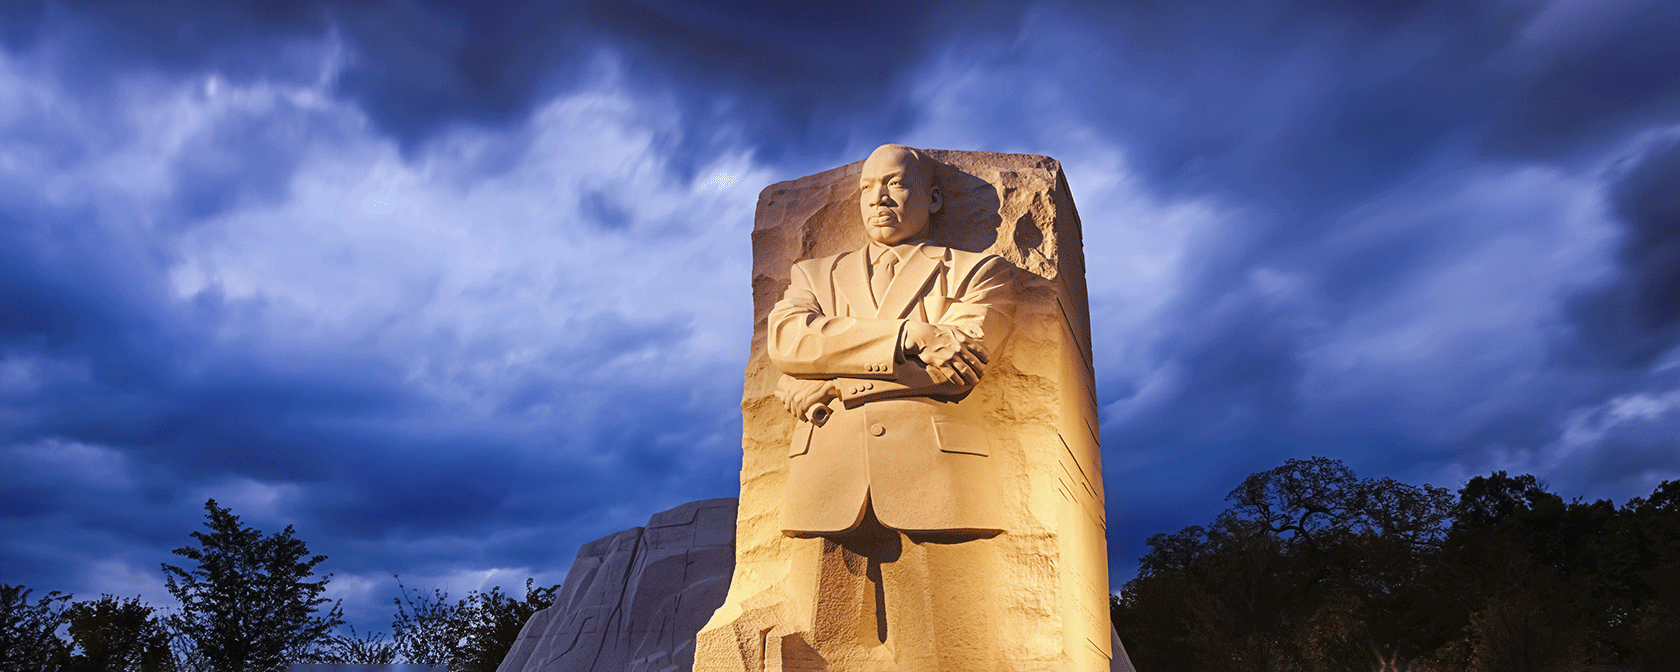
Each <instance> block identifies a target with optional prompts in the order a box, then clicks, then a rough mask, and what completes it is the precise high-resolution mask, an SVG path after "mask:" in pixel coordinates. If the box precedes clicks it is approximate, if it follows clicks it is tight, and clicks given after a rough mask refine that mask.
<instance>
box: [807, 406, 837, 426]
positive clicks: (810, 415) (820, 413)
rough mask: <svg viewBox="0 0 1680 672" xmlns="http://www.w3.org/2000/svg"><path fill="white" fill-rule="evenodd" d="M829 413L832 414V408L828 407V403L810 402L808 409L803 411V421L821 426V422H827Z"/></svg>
mask: <svg viewBox="0 0 1680 672" xmlns="http://www.w3.org/2000/svg"><path fill="white" fill-rule="evenodd" d="M830 415H834V409H832V408H829V407H828V404H811V408H810V410H808V411H805V421H806V422H809V423H811V424H813V425H816V426H818V427H821V426H823V423H825V422H828V416H830Z"/></svg>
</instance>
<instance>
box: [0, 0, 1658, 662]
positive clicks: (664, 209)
mask: <svg viewBox="0 0 1680 672" xmlns="http://www.w3.org/2000/svg"><path fill="white" fill-rule="evenodd" d="M796 6H797V8H796ZM1675 25H1680V4H1677V3H1674V2H1668V1H1666V0H1592V1H1588V0H1554V1H1552V2H1542V1H1538V0H1536V1H1532V2H1530V1H1506V0H1485V1H1482V2H1470V3H1466V2H1457V1H1452V2H1449V1H1444V0H1443V1H1439V2H1384V3H1370V2H1331V1H1325V0H1315V1H1307V0H1302V1H1300V2H1283V1H1268V2H1247V3H1229V2H1213V1H1211V0H1207V1H1202V0H1184V1H1180V2H1145V1H1142V0H1138V1H1133V2H1116V3H1093V4H1078V3H1037V4H1011V5H1004V4H970V3H946V4H938V3H934V4H914V5H892V4H880V5H876V4H870V3H862V4H859V3H833V4H824V3H785V4H784V3H765V4H764V5H756V4H751V5H749V4H739V5H731V4H720V3H693V2H576V3H545V2H490V3H462V4H455V3H448V4H445V3H430V2H422V1H415V2H401V3H398V2H389V3H381V2H368V3H343V4H340V3H319V2H307V1H300V2H291V3H266V2H264V3H259V2H151V3H117V2H111V3H81V2H78V3H42V2H31V1H30V0H22V1H14V2H7V3H4V4H3V5H0V507H3V508H0V581H4V582H6V583H13V584H16V583H23V584H26V585H29V586H30V587H33V588H37V589H39V590H42V591H45V590H53V589H56V590H64V591H70V592H74V593H76V594H77V595H78V596H80V597H94V596H97V595H98V594H99V593H114V594H118V595H124V596H129V595H136V594H138V595H141V596H142V597H143V598H144V599H146V600H147V601H149V602H152V603H154V604H163V603H167V602H169V598H168V596H167V594H166V593H165V592H164V591H163V589H162V574H161V572H160V571H159V569H158V565H159V563H161V562H171V561H173V560H174V556H171V555H169V550H170V549H172V548H175V547H178V546H181V545H184V544H185V543H188V542H189V541H190V539H189V537H188V536H187V535H188V534H189V533H190V532H192V531H193V530H195V529H198V527H199V525H200V524H201V522H202V519H203V515H202V514H203V512H202V508H201V507H202V505H203V503H204V500H205V499H207V498H210V497H214V498H216V499H217V500H218V501H220V502H221V503H222V504H224V505H228V506H230V507H232V508H233V510H234V511H235V512H236V513H237V514H239V515H240V516H242V518H243V519H244V520H245V521H246V522H248V523H250V524H252V525H254V526H256V527H258V528H260V529H264V530H266V531H274V530H277V529H279V528H281V527H283V526H285V525H287V524H292V525H295V526H296V528H297V531H298V535H299V536H300V537H301V538H303V539H304V540H306V541H307V542H308V543H309V545H310V548H311V550H312V551H314V552H317V553H324V554H327V555H329V556H330V558H331V559H330V560H328V561H327V562H326V563H324V564H323V565H321V569H323V570H326V571H330V572H332V573H333V574H334V578H333V581H332V584H331V589H332V591H333V596H334V597H336V598H341V599H343V600H344V604H345V606H346V608H347V611H348V612H349V613H350V615H351V616H352V618H353V620H354V621H355V622H356V623H357V624H358V629H359V630H363V631H366V630H369V629H380V630H385V629H388V621H389V612H390V606H389V603H390V599H391V598H392V597H393V596H394V594H395V589H396V584H395V581H394V580H393V579H392V578H391V575H392V574H401V575H402V577H403V581H404V583H406V584H408V585H410V586H420V587H425V588H430V587H431V586H434V585H436V586H442V587H447V588H448V589H449V590H450V591H451V592H452V593H455V594H457V595H460V594H464V593H465V592H466V591H468V590H472V589H482V588H487V587H489V586H491V585H502V586H508V587H515V586H521V585H522V584H523V581H524V578H525V577H527V576H535V577H536V578H537V579H538V580H539V581H540V582H543V583H545V584H546V583H558V582H559V581H560V580H561V579H562V578H563V576H564V573H565V570H566V568H567V566H568V565H569V563H570V561H571V557H572V554H573V553H574V552H575V551H576V548H577V546H578V545H579V544H581V543H583V542H586V541H589V540H592V539H595V538H597V537H600V536H602V535H605V534H608V533H611V532H614V531H616V530H619V529H623V528H626V527H630V526H633V525H639V524H641V523H642V522H644V521H645V520H646V518H647V516H648V515H649V514H651V513H653V512H655V511H658V510H662V509H665V508H668V507H670V506H674V505H676V504H679V503H682V502H685V501H691V500H695V499H702V498H708V497H722V496H732V495H734V494H735V493H736V492H737V481H736V477H737V471H738V469H739V468H740V455H739V450H740V445H739V436H740V414H739V408H738V402H739V396H740V376H741V371H742V367H743V365H744V363H745V357H746V351H747V339H748V336H749V334H750V329H751V325H750V324H749V322H750V320H751V304H750V301H751V299H750V294H749V287H750V285H749V282H750V278H749V269H750V265H751V259H750V249H749V245H750V241H749V235H748V234H749V231H750V229H751V223H752V222H751V220H752V215H753V207H754V202H755V199H756V196H757V192H758V190H759V189H761V188H762V187H763V186H765V185H767V184H769V183H772V182H775V181H779V180H784V179H790V178H794V177H798V176H801V175H805V174H809V173H812V172H816V171H818V170H823V169H826V168H830V167H833V166H836V165H839V164H843V163H848V162H851V161H856V160H860V159H862V158H864V157H865V156H866V155H867V154H868V152H869V150H870V149H871V148H873V147H874V146H875V145H877V144H880V143H883V142H902V143H905V144H911V145H917V146H923V147H937V148H947V149H979V150H989V151H1000V152H1027V153H1034V154H1046V155H1049V156H1053V157H1055V158H1057V159H1059V160H1060V161H1061V162H1062V164H1063V166H1064V167H1065V168H1066V170H1067V174H1068V180H1069V183H1070V185H1071V187H1072V190H1073V193H1074V197H1075V199H1076V200H1077V202H1078V205H1079V211H1080V214H1081V216H1082V217H1083V218H1084V230H1085V235H1086V239H1085V245H1086V254H1087V256H1088V259H1089V262H1090V263H1089V266H1090V269H1091V270H1090V276H1089V278H1088V282H1089V284H1090V289H1091V310H1092V314H1093V325H1094V330H1095V332H1096V333H1095V337H1094V343H1095V352H1096V361H1097V371H1098V391H1099V397H1100V403H1101V410H1102V435H1103V445H1104V460H1105V465H1104V466H1105V478H1106V480H1107V487H1108V493H1109V497H1110V501H1109V502H1108V506H1109V522H1110V544H1111V545H1110V555H1111V562H1112V564H1113V567H1114V577H1115V580H1114V586H1115V588H1116V589H1117V588H1118V586H1119V583H1120V582H1121V581H1123V580H1124V579H1125V578H1128V577H1129V576H1130V575H1131V573H1132V572H1133V571H1134V569H1133V568H1134V567H1135V564H1136V558H1137V557H1138V556H1139V555H1140V554H1141V553H1142V552H1143V551H1144V546H1143V540H1144V539H1145V538H1147V537H1148V536H1149V535H1151V534H1154V533H1157V532H1167V531H1173V530H1176V529H1178V528H1180V527H1183V526H1185V525H1191V524H1200V523H1204V522H1206V521H1207V520H1209V519H1211V518H1212V516H1213V515H1214V514H1215V513H1216V512H1217V511H1219V510H1220V509H1222V508H1224V504H1225V503H1224V502H1223V501H1222V497H1223V496H1224V495H1225V493H1226V492H1228V491H1229V490H1230V488H1232V487H1234V486H1235V485H1236V484H1237V483H1238V482H1239V481H1240V480H1241V478H1242V477H1243V476H1245V475H1247V474H1249V473H1252V472H1256V471H1261V470H1264V469H1268V468H1271V467H1274V466H1277V465H1278V464H1280V463H1281V462H1282V461H1283V460H1284V459H1287V458H1291V457H1308V456H1312V455H1324V456H1328V457H1332V458H1336V459H1340V460H1343V461H1345V462H1346V463H1347V464H1349V465H1350V466H1352V467H1353V468H1354V469H1355V470H1357V471H1358V472H1359V473H1360V474H1361V475H1364V476H1391V477H1394V478H1398V479H1401V480H1405V481H1410V482H1414V483H1422V482H1427V483H1431V484H1434V485H1439V486H1443V487H1448V488H1454V489H1456V488H1458V487H1459V486H1461V485H1462V484H1463V482H1464V481H1465V480H1467V479H1468V478H1470V477H1472V476H1475V475H1479V474H1485V473H1488V472H1490V471H1492V470H1496V469H1500V470H1507V471H1511V472H1525V473H1533V474H1535V475H1537V476H1539V477H1541V478H1542V479H1543V480H1545V481H1546V482H1547V483H1548V484H1549V485H1550V487H1551V488H1552V489H1553V490H1554V491H1557V492H1559V493H1560V494H1563V495H1564V496H1565V497H1571V498H1572V497H1583V498H1587V499H1596V498H1612V499H1615V500H1616V501H1617V502H1622V501H1625V500H1626V499H1627V498H1629V497H1632V496H1638V495H1643V494H1648V493H1649V492H1650V491H1651V490H1652V489H1653V488H1654V487H1655V486H1656V485H1657V484H1658V483H1660V482H1661V481H1662V480H1664V479H1675V478H1680V348H1677V345H1680V188H1677V185H1680V41H1676V40H1674V39H1673V32H1672V30H1673V28H1672V27H1673V26H1675ZM719 174H724V175H728V176H731V177H735V178H738V181H737V182H735V183H734V184H733V185H732V186H728V187H721V188H720V186H721V184H722V183H723V182H726V181H727V180H718V179H716V176H718V175H719ZM673 279H679V280H680V281H676V282H673V281H672V280H673Z"/></svg>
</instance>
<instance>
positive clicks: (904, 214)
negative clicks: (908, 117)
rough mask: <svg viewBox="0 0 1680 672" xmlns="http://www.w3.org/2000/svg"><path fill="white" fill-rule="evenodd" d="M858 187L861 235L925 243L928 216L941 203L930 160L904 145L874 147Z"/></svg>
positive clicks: (896, 242) (895, 242)
mask: <svg viewBox="0 0 1680 672" xmlns="http://www.w3.org/2000/svg"><path fill="white" fill-rule="evenodd" d="M858 186H859V187H860V188H861V193H860V195H859V200H858V205H859V210H860V214H862V215H863V230H864V234H865V235H867V236H868V237H869V239H870V240H873V241H875V242H878V243H881V244H884V245H901V244H906V243H920V242H925V241H926V240H927V239H928V236H929V234H930V233H931V231H929V230H928V228H929V227H928V218H929V217H930V216H931V215H932V214H933V213H936V212H939V208H940V207H941V206H942V205H944V202H943V200H942V195H941V194H940V190H939V185H938V183H937V182H936V181H935V179H934V164H933V159H931V158H929V157H928V156H927V154H925V153H923V152H921V151H918V150H916V149H915V148H912V147H905V146H904V145H881V146H880V147H877V148H875V151H874V152H873V153H871V154H870V155H869V159H868V160H866V161H864V162H863V174H862V175H861V176H860V177H859V178H858Z"/></svg>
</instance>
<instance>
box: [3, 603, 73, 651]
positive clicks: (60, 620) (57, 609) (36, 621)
mask: <svg viewBox="0 0 1680 672" xmlns="http://www.w3.org/2000/svg"><path fill="white" fill-rule="evenodd" d="M31 592H32V591H30V590H29V589H28V588H25V587H23V586H12V585H5V584H0V672H55V671H57V670H63V669H64V668H65V666H66V665H68V664H69V662H70V646H69V644H67V643H66V642H65V641H64V640H63V639H60V638H59V636H58V629H59V627H60V626H62V625H64V618H65V616H64V603H65V602H66V601H68V600H69V599H70V596H69V595H65V594H63V593H60V592H58V591H56V590H55V591H52V592H50V593H47V594H46V596H44V597H42V598H41V599H39V600H36V601H35V603H34V604H30V602H29V594H30V593H31Z"/></svg>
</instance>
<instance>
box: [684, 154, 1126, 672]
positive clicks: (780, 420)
mask: <svg viewBox="0 0 1680 672" xmlns="http://www.w3.org/2000/svg"><path fill="white" fill-rule="evenodd" d="M928 154H929V155H931V156H932V157H933V158H935V159H938V160H939V161H941V162H942V164H941V165H940V166H939V171H940V172H939V175H940V182H941V185H942V194H943V198H942V201H943V202H942V204H941V205H942V207H941V208H940V212H939V213H938V214H936V215H935V218H936V219H935V226H936V227H937V228H936V229H935V233H934V241H933V243H935V244H936V245H940V246H948V247H950V248H954V249H955V250H957V251H959V252H961V253H963V254H968V253H990V254H995V255H998V256H1000V257H1002V258H1003V260H1006V261H1007V262H1008V264H1009V265H1010V268H1008V269H1007V271H1008V273H1009V277H1010V285H1011V287H1012V289H1013V292H1012V295H1013V319H1012V320H1011V324H1010V325H1009V326H1010V328H1009V329H1008V332H1009V333H1008V337H1007V341H1006V342H1005V343H1004V344H1003V345H1002V347H1001V349H1000V350H999V351H998V352H990V353H988V354H989V356H990V359H991V363H990V364H988V365H986V367H985V371H984V376H983V377H982V379H981V380H980V381H979V383H978V384H976V385H973V386H972V392H971V393H969V394H968V396H967V397H966V398H964V399H963V400H962V401H961V402H960V403H959V404H957V406H958V407H960V408H961V409H962V414H963V416H964V417H965V419H966V421H967V422H970V423H972V424H973V425H975V426H976V427H978V428H979V430H980V431H982V432H984V434H985V437H986V444H987V449H986V451H985V452H987V453H989V454H988V455H986V456H984V457H979V456H967V457H973V458H974V459H976V460H983V461H986V462H987V466H986V469H985V470H984V471H986V472H987V473H989V474H990V475H989V476H987V477H986V478H984V479H982V481H983V484H982V485H981V486H979V487H983V488H984V492H983V493H982V494H983V495H984V498H985V500H984V501H985V502H986V503H987V505H988V506H990V507H993V508H994V509H995V519H996V521H997V524H995V525H993V524H991V523H987V524H984V525H968V524H966V523H958V524H956V525H955V526H956V527H977V528H987V527H996V528H1001V530H1002V533H1001V534H995V536H990V537H986V538H966V539H961V540H956V541H950V540H939V539H918V538H916V537H914V536H913V535H911V536H907V535H905V534H903V533H902V532H898V533H894V530H904V529H909V528H914V529H924V528H923V527H921V524H919V523H908V524H906V523H901V524H899V525H898V526H896V527H895V526H894V525H893V524H892V522H893V521H892V519H891V518H890V517H883V519H882V520H883V521H884V522H887V523H888V525H887V528H892V529H885V528H875V529H882V530H883V531H884V532H885V533H886V534H882V535H879V536H878V537H872V538H868V539H853V540H850V541H847V542H846V544H845V548H841V547H840V545H839V544H837V543H836V541H835V539H834V538H828V537H823V536H813V537H810V538H795V537H791V536H788V535H786V534H784V533H783V531H784V529H786V528H785V527H784V518H785V516H784V515H783V514H784V512H783V508H784V506H785V505H786V502H787V498H788V496H789V494H788V492H787V491H786V489H787V488H788V487H789V477H790V470H789V465H790V462H791V461H792V460H795V459H800V458H798V457H790V446H792V445H794V442H793V438H794V435H795V432H796V430H801V431H807V432H808V431H810V429H809V427H808V426H806V427H801V426H800V425H808V423H804V422H801V421H799V420H796V418H795V417H794V416H793V415H792V414H790V413H789V412H788V410H787V409H786V408H785V407H784V403H783V402H782V401H781V400H780V399H778V397H777V395H776V391H777V386H778V384H779V383H781V381H782V371H780V370H778V369H777V368H776V367H775V366H774V365H773V364H772V362H771V361H770V358H769V356H768V353H767V348H766V334H767V331H768V329H767V325H768V319H769V317H770V314H771V309H772V307H773V306H774V305H775V304H776V303H777V301H778V300H780V299H782V298H783V296H784V293H786V291H787V289H788V287H789V286H790V284H791V281H792V278H793V276H792V275H791V274H792V273H793V272H794V271H793V268H794V264H795V263H796V262H801V261H805V260H812V259H819V258H822V257H827V256H829V255H835V254H839V253H842V252H847V251H852V250H859V249H860V248H862V247H864V245H865V243H866V239H865V237H864V222H863V219H862V215H860V209H859V205H858V204H859V198H860V191H859V184H858V182H859V176H860V174H861V172H862V162H859V163H855V164H850V165H847V166H842V167H840V168H836V169H833V170H829V171H825V172H823V173H818V174H816V175H811V176H808V177H804V178H800V179H797V180H792V181H789V182H782V183H778V184H775V185H771V186H770V187H768V188H766V189H765V190H764V192H763V193H762V194H761V195H760V197H759V204H758V213H757V219H756V223H755V227H754V232H753V256H754V278H753V294H754V311H755V312H754V315H755V325H754V337H753V341H752V350H751V355H750V359H749V360H748V365H747V371H746V382H745V388H744V392H743V398H742V405H741V408H742V413H743V419H744V427H745V429H744V436H743V450H744V458H743V466H742V472H741V500H740V502H741V503H740V517H739V519H738V521H737V544H736V564H735V572H734V577H733V580H732V582H731V585H730V590H729V595H728V597H727V598H726V600H725V602H724V605H723V606H722V607H721V608H719V609H718V610H717V612H716V613H715V614H714V615H713V617H712V619H711V620H710V621H709V622H708V623H707V625H706V626H705V627H704V628H703V629H702V630H701V632H700V634H699V638H698V643H697V645H698V650H697V656H696V662H695V669H696V670H702V671H705V672H722V671H757V670H783V669H785V670H794V669H826V670H891V669H904V670H909V669H917V670H934V669H957V668H956V667H954V665H953V664H943V665H942V664H941V663H940V661H955V660H992V661H1002V662H996V663H995V664H987V665H984V666H982V667H993V668H995V669H1007V670H1090V671H1096V670H1107V669H1110V665H1111V661H1110V657H1111V644H1110V640H1111V637H1112V635H1111V632H1110V625H1109V622H1108V576H1107V552H1106V547H1105V542H1104V536H1103V527H1104V521H1103V503H1102V502H1103V494H1102V478H1101V465H1100V451H1099V448H1098V439H1097V422H1096V407H1095V401H1094V393H1095V386H1094V375H1093V372H1092V361H1091V355H1090V350H1089V344H1090V342H1091V339H1090V327H1089V318H1088V309H1087V302H1086V297H1085V281H1084V274H1085V269H1084V259H1083V255H1082V252H1081V246H1080V229H1079V219H1078V215H1077V213H1076V212H1075V211H1074V207H1073V201H1072V197H1071V195H1070V194H1069V193H1068V188H1067V183H1066V180H1065V179H1064V178H1063V176H1062V173H1061V167H1060V165H1059V164H1058V163H1057V162H1056V161H1055V160H1053V159H1049V158H1047V157H1041V156H1031V155H1021V154H994V153H987V152H955V151H941V150H930V151H929V152H928ZM941 220H942V221H941ZM954 256H961V255H954ZM954 256H953V258H954ZM971 256H978V255H971ZM891 294H892V291H888V292H887V295H889V296H890V295H891ZM872 373H878V374H880V375H875V376H874V378H876V379H881V380H885V379H886V372H871V371H870V370H868V369H867V367H866V368H865V369H863V370H861V371H860V372H859V373H858V374H857V377H858V378H859V379H862V380H869V379H871V374H872ZM831 406H833V407H835V408H836V409H838V410H836V414H837V415H836V417H839V415H838V414H840V413H842V412H844V411H845V410H847V409H845V408H844V405H843V404H842V403H840V402H838V401H837V402H834V403H833V404H831ZM873 424H877V423H864V424H863V425H861V426H860V427H862V428H865V431H867V429H868V428H871V427H872V425H873ZM916 476H917V474H916V473H902V472H894V473H889V474H875V473H873V472H871V474H870V477H871V478H872V479H874V478H881V477H886V478H889V479H900V480H903V479H909V486H907V487H913V485H914V479H915V477H916ZM969 480H970V479H967V478H966V477H965V478H963V479H958V480H955V481H951V482H948V483H944V484H942V485H940V486H939V488H941V489H945V490H951V489H957V490H961V489H963V488H969V487H972V486H973V485H974V484H973V483H970V482H969ZM847 492H848V493H849V492H850V491H847ZM900 496H901V497H909V495H904V494H902V493H901V494H900ZM850 497H851V495H850V494H847V495H846V496H845V497H837V499H841V500H845V501H844V502H842V503H841V504H839V506H842V507H850V506H852V504H851V502H850ZM911 500H913V498H910V499H906V501H911ZM848 510H850V509H848ZM886 515H887V516H893V515H898V514H894V513H890V512H889V513H888V514H886ZM917 515H919V514H917ZM914 517H915V516H914V515H909V514H906V515H903V516H900V519H901V520H912V519H913V518H914ZM822 524H827V523H822ZM941 525H943V524H941ZM793 527H794V528H796V529H795V530H794V531H798V530H797V528H800V527H802V525H793ZM939 529H945V528H944V527H940V528H939ZM831 536H832V535H831ZM889 570H890V571H889ZM873 572H879V574H880V575H879V576H877V575H876V574H875V573H873ZM871 585H880V586H882V587H883V588H884V589H885V590H884V592H882V593H880V594H866V593H867V591H862V590H861V588H860V587H866V586H871ZM882 595H884V596H885V597H884V598H883V597H882ZM907 595H909V596H914V600H918V601H919V604H917V605H915V613H917V614H921V615H923V617H924V618H925V620H926V621H927V622H924V623H919V624H918V623H904V622H894V623H893V624H892V625H893V628H892V632H891V633H890V636H886V639H888V640H890V642H891V646H890V647H874V648H871V647H868V646H861V645H858V644H857V643H856V642H858V641H860V640H867V639H868V635H869V632H868V631H869V629H870V628H872V627H874V628H880V627H882V626H881V624H880V623H881V621H880V618H879V617H878V613H877V611H878V610H879V609H880V608H881V604H880V603H879V602H878V600H881V599H887V600H889V601H894V600H896V601H897V603H900V604H902V603H903V602H904V601H905V600H906V596H907ZM886 608H887V609H889V610H890V609H892V608H893V606H892V605H887V606H886ZM889 620H890V619H889ZM883 635H886V633H883ZM889 648H890V652H889V651H887V649H889ZM886 657H893V658H896V660H891V659H886ZM929 661H932V662H931V663H930V662H929ZM964 669H979V668H974V667H965V668H964Z"/></svg>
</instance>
